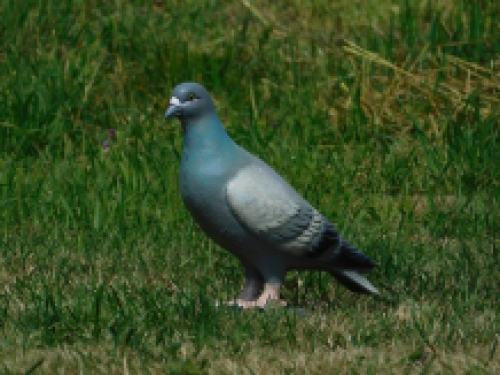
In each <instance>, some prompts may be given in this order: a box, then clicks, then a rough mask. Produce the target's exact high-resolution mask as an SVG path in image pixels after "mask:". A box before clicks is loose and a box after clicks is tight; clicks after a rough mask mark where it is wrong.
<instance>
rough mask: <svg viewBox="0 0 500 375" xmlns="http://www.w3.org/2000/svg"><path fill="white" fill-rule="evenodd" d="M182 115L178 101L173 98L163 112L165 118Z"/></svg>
mask: <svg viewBox="0 0 500 375" xmlns="http://www.w3.org/2000/svg"><path fill="white" fill-rule="evenodd" d="M181 114H182V106H181V102H180V100H179V99H177V98H176V97H175V96H173V97H172V99H170V106H169V107H168V108H167V110H166V111H165V118H166V119H169V118H172V117H179V116H180V115H181Z"/></svg>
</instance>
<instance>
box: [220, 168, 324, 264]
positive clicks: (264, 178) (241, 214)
mask: <svg viewBox="0 0 500 375" xmlns="http://www.w3.org/2000/svg"><path fill="white" fill-rule="evenodd" d="M226 199H227V202H228V205H229V207H230V209H231V211H232V212H233V214H234V215H235V217H236V218H237V220H238V221H239V222H240V223H241V224H242V225H243V226H244V227H245V228H246V229H247V230H248V231H249V232H251V233H252V234H253V235H254V236H256V237H257V238H259V239H260V240H262V241H264V242H266V243H268V244H269V245H271V246H272V247H273V248H275V249H276V250H278V251H281V252H284V253H287V254H288V255H292V256H295V257H304V256H311V255H315V253H316V250H317V245H318V243H319V242H320V239H321V235H322V232H323V227H324V221H325V219H324V217H323V216H322V215H321V214H320V213H319V212H318V211H317V210H316V209H314V207H312V206H311V205H310V204H308V203H307V202H306V201H305V200H304V199H303V198H302V197H301V196H300V195H299V194H298V193H297V192H296V191H295V190H294V189H293V188H292V187H291V186H290V185H289V184H288V183H287V182H285V181H284V180H283V179H282V178H281V177H280V176H279V175H277V174H276V173H275V172H274V171H272V170H271V169H269V168H268V167H266V166H263V165H250V166H246V167H244V168H243V169H241V170H240V171H239V172H238V173H237V174H236V175H235V176H234V177H233V178H232V179H231V180H230V181H229V183H228V184H227V187H226Z"/></svg>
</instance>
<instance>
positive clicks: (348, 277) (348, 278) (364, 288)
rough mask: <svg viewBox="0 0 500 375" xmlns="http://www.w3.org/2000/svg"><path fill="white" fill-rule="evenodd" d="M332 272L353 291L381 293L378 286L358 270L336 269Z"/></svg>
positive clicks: (331, 272)
mask: <svg viewBox="0 0 500 375" xmlns="http://www.w3.org/2000/svg"><path fill="white" fill-rule="evenodd" d="M330 274H331V275H332V276H333V277H335V278H336V279H337V280H338V281H339V282H340V283H341V284H342V285H344V286H345V287H346V288H347V289H349V290H350V291H352V292H356V293H362V294H379V292H378V290H377V288H375V287H374V286H373V285H372V283H370V282H369V281H368V280H367V279H366V278H365V277H364V276H362V275H360V274H359V273H357V272H356V271H352V270H339V269H336V270H334V271H330Z"/></svg>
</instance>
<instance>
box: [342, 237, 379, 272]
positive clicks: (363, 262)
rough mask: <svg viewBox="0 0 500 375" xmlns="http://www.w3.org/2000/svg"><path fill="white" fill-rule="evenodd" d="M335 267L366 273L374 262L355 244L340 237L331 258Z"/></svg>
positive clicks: (372, 267) (372, 266)
mask: <svg viewBox="0 0 500 375" xmlns="http://www.w3.org/2000/svg"><path fill="white" fill-rule="evenodd" d="M332 261H333V263H334V265H335V268H340V269H351V270H356V271H357V272H360V273H368V272H370V271H372V270H373V269H374V268H375V263H374V262H373V261H372V260H371V259H370V258H369V257H368V256H366V255H365V254H363V253H362V252H361V251H359V250H358V249H357V248H356V246H354V245H351V244H350V243H349V242H347V241H345V240H344V239H342V240H341V241H340V248H339V249H337V250H336V251H335V255H334V258H333V259H332Z"/></svg>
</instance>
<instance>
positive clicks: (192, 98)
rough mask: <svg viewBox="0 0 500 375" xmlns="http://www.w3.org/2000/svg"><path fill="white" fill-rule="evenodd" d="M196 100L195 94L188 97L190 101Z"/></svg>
mask: <svg viewBox="0 0 500 375" xmlns="http://www.w3.org/2000/svg"><path fill="white" fill-rule="evenodd" d="M195 99H196V95H195V94H192V93H191V94H189V95H188V100H189V101H191V100H195Z"/></svg>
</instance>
